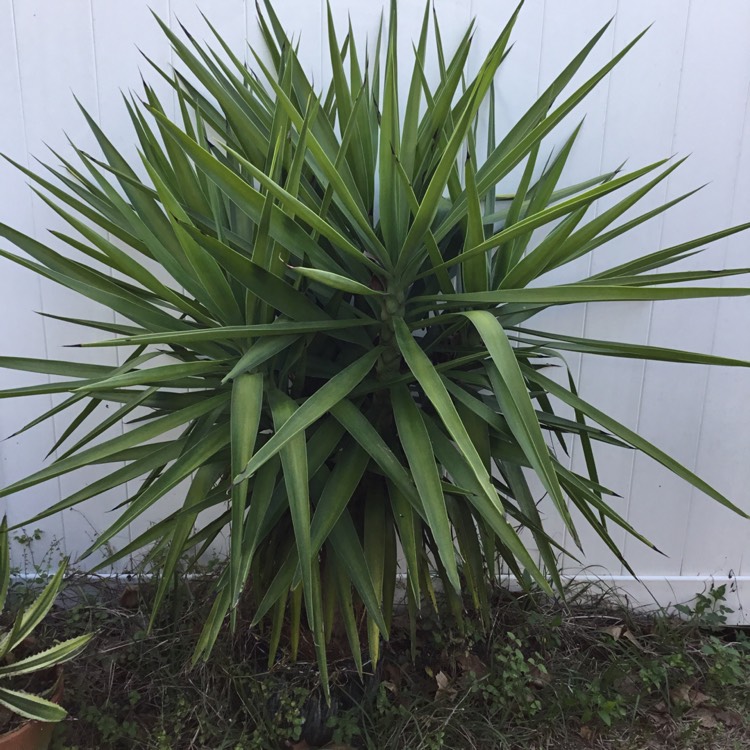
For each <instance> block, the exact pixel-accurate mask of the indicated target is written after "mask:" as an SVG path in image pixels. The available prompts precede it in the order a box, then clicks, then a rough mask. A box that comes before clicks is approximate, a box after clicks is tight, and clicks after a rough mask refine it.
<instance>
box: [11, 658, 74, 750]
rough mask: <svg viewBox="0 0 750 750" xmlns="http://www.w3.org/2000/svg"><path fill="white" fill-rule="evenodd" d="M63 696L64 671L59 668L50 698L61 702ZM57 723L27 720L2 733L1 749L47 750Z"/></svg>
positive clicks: (54, 701) (55, 701)
mask: <svg viewBox="0 0 750 750" xmlns="http://www.w3.org/2000/svg"><path fill="white" fill-rule="evenodd" d="M62 698H63V673H62V670H59V672H58V676H57V680H56V681H55V685H54V687H53V688H52V695H51V696H50V700H51V701H52V702H53V703H60V702H61V701H62ZM54 729H55V725H54V723H52V722H48V721H27V722H26V723H24V724H21V726H20V727H18V728H17V729H14V730H13V731H12V732H6V733H5V734H0V750H47V748H48V747H49V743H50V740H51V739H52V732H53V731H54Z"/></svg>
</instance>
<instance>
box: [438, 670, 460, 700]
mask: <svg viewBox="0 0 750 750" xmlns="http://www.w3.org/2000/svg"><path fill="white" fill-rule="evenodd" d="M435 682H436V683H437V690H436V691H435V698H447V699H448V700H453V699H454V698H455V697H456V695H457V691H456V690H455V689H454V688H452V687H450V678H449V677H448V675H447V674H445V672H443V670H442V669H441V670H440V671H439V672H438V673H437V674H436V675H435Z"/></svg>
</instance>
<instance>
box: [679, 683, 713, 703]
mask: <svg viewBox="0 0 750 750" xmlns="http://www.w3.org/2000/svg"><path fill="white" fill-rule="evenodd" d="M672 700H673V701H675V702H676V703H684V704H685V705H687V706H690V707H691V708H697V707H698V706H701V705H703V704H704V703H705V702H706V701H708V700H709V698H708V696H707V695H706V694H705V693H701V691H700V690H698V689H697V688H694V687H691V686H690V685H686V684H683V685H678V686H677V687H676V688H675V689H674V690H673V691H672Z"/></svg>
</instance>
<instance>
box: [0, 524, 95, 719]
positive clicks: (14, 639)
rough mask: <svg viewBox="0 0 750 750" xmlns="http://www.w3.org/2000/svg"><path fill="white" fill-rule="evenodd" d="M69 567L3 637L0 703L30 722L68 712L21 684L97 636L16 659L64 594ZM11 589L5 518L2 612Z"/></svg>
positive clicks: (0, 535)
mask: <svg viewBox="0 0 750 750" xmlns="http://www.w3.org/2000/svg"><path fill="white" fill-rule="evenodd" d="M67 565H68V561H67V559H65V560H63V562H62V563H61V565H60V567H59V568H58V569H57V573H55V575H54V576H53V577H52V578H51V579H50V581H49V583H47V585H46V586H45V587H44V590H43V591H42V592H41V593H40V594H39V596H38V597H37V598H36V599H35V600H34V601H33V603H32V604H31V605H30V606H28V607H27V608H25V609H23V608H22V609H20V610H19V611H18V613H17V614H16V616H15V619H14V620H13V624H12V625H11V627H10V628H9V629H8V630H7V631H5V632H4V633H2V634H0V704H2V705H3V706H5V708H7V709H9V710H10V711H12V712H13V713H15V714H18V715H19V716H23V717H24V718H26V719H36V720H37V721H48V722H50V721H60V720H62V719H64V718H65V716H66V714H67V712H66V711H65V709H64V708H63V707H62V706H59V705H58V704H57V703H53V702H52V701H51V700H47V699H46V698H43V697H42V696H41V695H37V694H35V693H31V692H27V691H26V690H21V689H18V688H17V685H18V683H21V682H22V681H23V680H24V678H28V677H29V675H32V674H34V673H35V672H42V671H44V670H47V669H51V668H52V667H56V666H57V665H59V664H62V663H63V662H66V661H70V659H73V658H74V657H76V656H78V654H80V653H81V651H83V649H84V648H86V645H87V644H88V642H89V641H90V640H91V638H92V637H93V633H86V634H85V635H79V636H77V637H76V638H70V639H68V640H66V641H63V642H62V643H58V644H56V645H54V646H52V647H50V648H48V649H46V650H44V651H40V652H38V653H34V654H31V655H29V656H24V657H22V658H20V659H18V658H17V657H15V651H16V649H17V648H18V647H19V646H20V645H21V644H23V643H24V641H27V639H28V638H29V637H30V636H31V634H32V633H33V632H34V629H35V628H36V627H37V625H39V623H40V622H41V621H42V620H43V619H44V618H45V616H46V615H47V613H48V612H49V611H50V609H51V607H52V605H53V604H54V602H55V599H56V598H57V595H58V594H59V593H60V588H61V587H62V584H63V576H64V575H65V571H66V569H67ZM9 586H10V554H9V549H8V523H7V521H6V519H5V518H3V521H2V525H1V526H0V610H4V609H5V602H6V598H7V595H8V588H9Z"/></svg>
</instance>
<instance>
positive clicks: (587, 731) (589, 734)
mask: <svg viewBox="0 0 750 750" xmlns="http://www.w3.org/2000/svg"><path fill="white" fill-rule="evenodd" d="M578 734H579V735H580V736H581V739H583V740H586V742H593V741H594V737H595V736H596V730H595V729H592V728H591V727H587V726H586V725H584V726H582V727H581V728H580V729H579V730H578Z"/></svg>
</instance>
